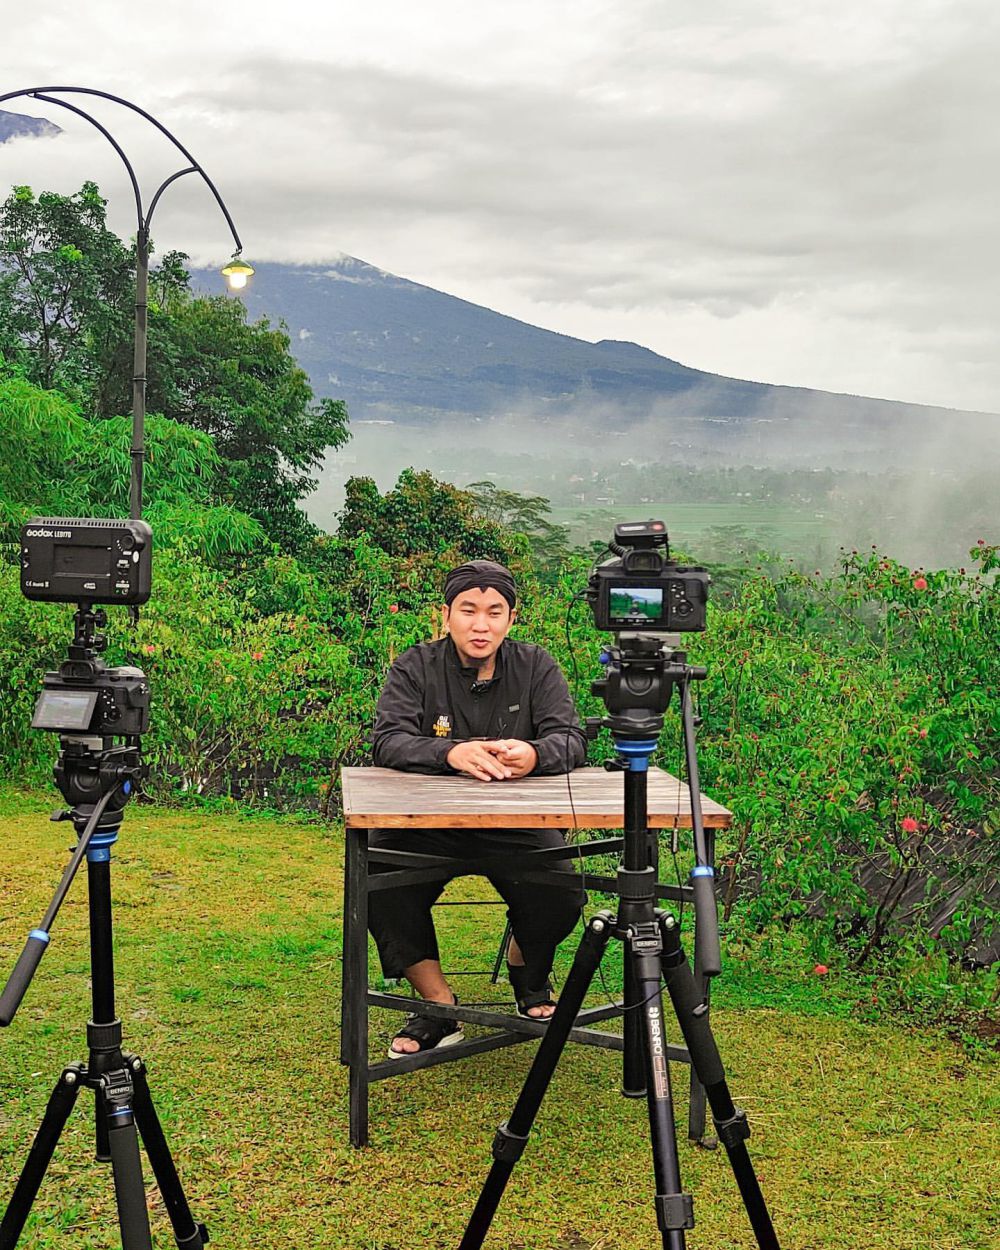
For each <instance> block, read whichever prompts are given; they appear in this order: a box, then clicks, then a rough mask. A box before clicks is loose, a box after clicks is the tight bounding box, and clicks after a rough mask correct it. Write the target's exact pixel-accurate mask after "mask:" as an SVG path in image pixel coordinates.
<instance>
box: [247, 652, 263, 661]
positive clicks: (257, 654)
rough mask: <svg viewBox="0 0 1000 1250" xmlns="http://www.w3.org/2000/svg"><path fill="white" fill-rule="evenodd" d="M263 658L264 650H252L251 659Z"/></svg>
mask: <svg viewBox="0 0 1000 1250" xmlns="http://www.w3.org/2000/svg"><path fill="white" fill-rule="evenodd" d="M263 658H264V652H263V651H253V652H251V653H250V659H251V660H262V659H263Z"/></svg>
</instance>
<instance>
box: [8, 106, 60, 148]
mask: <svg viewBox="0 0 1000 1250" xmlns="http://www.w3.org/2000/svg"><path fill="white" fill-rule="evenodd" d="M61 134H62V127H61V126H57V125H56V124H55V122H50V121H46V120H45V118H44V117H28V116H26V115H25V114H24V113H5V112H4V111H3V110H2V109H0V143H6V142H7V140H8V139H19V138H22V137H32V138H36V139H43V138H51V137H53V136H55V135H61Z"/></svg>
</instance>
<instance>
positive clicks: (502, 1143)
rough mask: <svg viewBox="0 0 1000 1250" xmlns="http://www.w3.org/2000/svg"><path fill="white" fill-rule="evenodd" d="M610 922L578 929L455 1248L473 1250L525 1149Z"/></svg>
mask: <svg viewBox="0 0 1000 1250" xmlns="http://www.w3.org/2000/svg"><path fill="white" fill-rule="evenodd" d="M613 924H614V918H613V917H612V916H611V915H610V914H609V913H608V912H598V913H597V915H596V916H593V917H592V918H591V920H590V923H589V924H588V925H587V928H586V929H585V931H584V934H583V937H582V938H581V940H580V945H579V946H578V947H577V951H576V956H575V958H574V960H573V966H572V968H570V970H569V976H568V977H567V978H566V984H565V985H564V986H563V990H562V993H561V994H560V996H559V1005H558V1006H557V1007H556V1010H555V1013H554V1014H553V1016H552V1018H551V1019H550V1020H549V1023H548V1026H547V1028H546V1030H545V1034H544V1036H543V1037H542V1042H541V1045H540V1046H539V1048H538V1053H537V1054H536V1055H535V1061H534V1063H533V1064H532V1065H531V1070H530V1071H529V1073H528V1075H527V1077H526V1079H525V1082H524V1086H523V1088H522V1090H521V1093H520V1095H519V1096H518V1099H517V1102H516V1103H515V1105H514V1110H513V1111H512V1112H511V1116H510V1119H509V1120H508V1121H507V1123H506V1124H501V1125H500V1127H499V1128H498V1129H497V1133H496V1137H494V1139H493V1166H492V1167H491V1168H490V1171H489V1175H488V1176H487V1177H486V1183H485V1184H484V1185H483V1188H482V1192H481V1193H480V1195H479V1199H478V1201H477V1202H476V1209H475V1210H474V1211H473V1213H472V1216H471V1218H470V1220H469V1223H468V1227H467V1228H466V1230H465V1235H464V1236H463V1238H462V1242H461V1246H460V1250H479V1247H480V1246H481V1245H482V1244H483V1241H484V1239H485V1237H486V1234H487V1233H488V1232H489V1229H490V1224H491V1223H492V1222H493V1216H494V1215H495V1214H496V1209H497V1207H498V1206H499V1205H500V1199H501V1198H502V1197H503V1193H504V1190H505V1189H506V1187H507V1182H508V1180H509V1179H510V1174H511V1173H512V1172H513V1170H514V1164H515V1163H516V1162H517V1161H518V1159H519V1158H520V1157H521V1154H522V1152H523V1150H524V1147H525V1146H526V1145H527V1141H528V1134H529V1133H530V1131H531V1126H532V1124H533V1123H534V1121H535V1116H536V1115H537V1114H538V1109H539V1107H540V1106H541V1105H542V1099H543V1098H544V1097H545V1091H546V1090H547V1089H548V1087H549V1082H550V1081H551V1080H552V1077H553V1074H554V1073H555V1070H556V1064H557V1063H558V1062H559V1056H560V1055H561V1054H562V1052H563V1047H564V1046H565V1045H566V1041H567V1039H568V1037H569V1034H570V1030H571V1029H572V1027H573V1024H574V1022H575V1021H576V1017H577V1015H578V1014H579V1012H580V1008H581V1007H582V1005H583V1000H584V998H585V997H586V995H587V990H588V989H589V988H590V982H591V981H592V980H593V977H594V973H595V972H596V971H597V966H598V964H599V963H600V962H601V956H602V955H603V954H604V950H605V947H606V946H607V944H608V939H609V938H610V937H611V932H612V926H613Z"/></svg>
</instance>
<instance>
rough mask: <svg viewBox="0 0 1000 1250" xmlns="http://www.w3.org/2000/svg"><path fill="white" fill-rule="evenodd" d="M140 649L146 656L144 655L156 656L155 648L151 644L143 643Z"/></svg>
mask: <svg viewBox="0 0 1000 1250" xmlns="http://www.w3.org/2000/svg"><path fill="white" fill-rule="evenodd" d="M142 649H143V651H144V652H145V654H146V655H155V654H156V647H155V646H154V645H153V644H152V643H151V642H145V643H143V645H142Z"/></svg>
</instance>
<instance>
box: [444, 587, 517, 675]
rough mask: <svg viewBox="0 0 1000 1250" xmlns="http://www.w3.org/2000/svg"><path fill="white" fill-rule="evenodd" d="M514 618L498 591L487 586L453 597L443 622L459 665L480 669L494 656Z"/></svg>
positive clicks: (445, 611) (513, 613)
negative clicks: (460, 662)
mask: <svg viewBox="0 0 1000 1250" xmlns="http://www.w3.org/2000/svg"><path fill="white" fill-rule="evenodd" d="M516 615H517V614H516V613H515V612H512V611H511V609H510V605H509V604H508V603H507V600H506V599H505V598H504V597H503V595H502V594H501V593H500V591H499V590H497V589H496V588H495V587H494V586H488V587H487V588H486V589H485V590H479V589H478V588H474V589H472V590H463V591H461V592H460V593H459V594H458V595H456V596H455V598H454V599H453V600H452V602H451V607H448V606H447V605H445V609H444V623H445V626H446V627H447V629H448V633H449V634H451V639H452V642H454V644H455V647H456V649H457V651H458V655H459V659H460V660H461V661H462V663H463V664H464V665H466V666H467V667H476V668H479V667H481V666H482V665H483V664H485V663H487V661H489V660H490V659H491V657H492V656H494V655H496V651H497V648H498V647H499V646H500V644H501V643H502V642H503V640H504V639H505V638H506V637H507V634H508V632H509V631H510V627H511V626H512V625H513V624H514V618H515V616H516Z"/></svg>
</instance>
